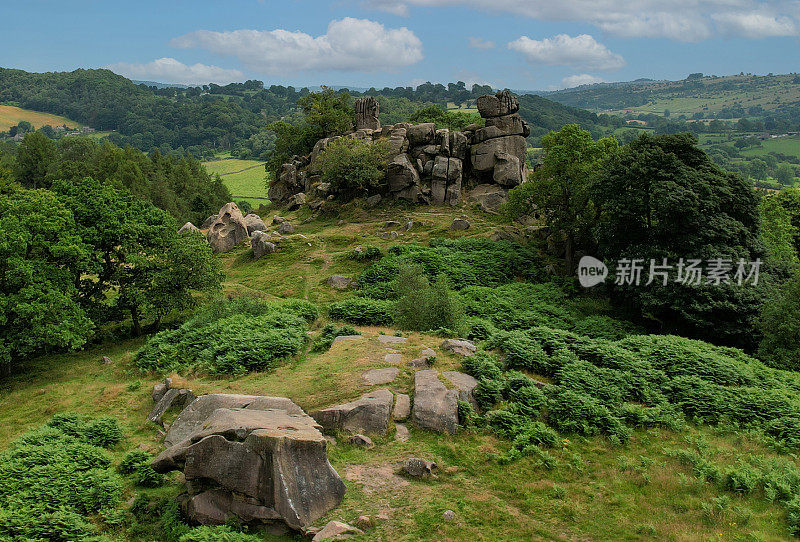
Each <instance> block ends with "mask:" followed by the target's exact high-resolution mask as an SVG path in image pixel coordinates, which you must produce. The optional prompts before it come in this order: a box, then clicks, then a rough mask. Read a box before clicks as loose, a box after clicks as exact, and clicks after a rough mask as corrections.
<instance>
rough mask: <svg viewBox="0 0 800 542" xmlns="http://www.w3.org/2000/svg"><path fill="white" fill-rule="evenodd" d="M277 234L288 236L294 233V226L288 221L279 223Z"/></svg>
mask: <svg viewBox="0 0 800 542" xmlns="http://www.w3.org/2000/svg"><path fill="white" fill-rule="evenodd" d="M278 233H280V234H281V235H289V234H292V233H294V226H292V225H291V224H290V223H289V222H288V221H285V222H281V225H280V226H278Z"/></svg>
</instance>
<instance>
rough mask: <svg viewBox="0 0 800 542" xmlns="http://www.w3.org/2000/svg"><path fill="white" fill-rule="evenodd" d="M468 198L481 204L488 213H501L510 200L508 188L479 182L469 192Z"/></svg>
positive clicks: (482, 208)
mask: <svg viewBox="0 0 800 542" xmlns="http://www.w3.org/2000/svg"><path fill="white" fill-rule="evenodd" d="M467 199H468V201H470V202H475V203H477V204H478V205H480V207H481V210H482V211H484V212H486V213H499V212H500V210H501V208H502V206H503V204H504V203H506V202H507V201H508V190H507V189H505V188H503V187H502V186H498V185H496V184H479V185H478V186H476V187H475V188H473V189H472V190H471V191H470V192H469V195H468V196H467Z"/></svg>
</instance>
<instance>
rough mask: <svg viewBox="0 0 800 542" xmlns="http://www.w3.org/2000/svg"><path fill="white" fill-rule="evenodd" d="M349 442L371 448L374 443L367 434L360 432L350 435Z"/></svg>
mask: <svg viewBox="0 0 800 542" xmlns="http://www.w3.org/2000/svg"><path fill="white" fill-rule="evenodd" d="M350 444H352V445H354V446H360V447H362V448H373V447H375V444H373V442H372V439H371V438H369V437H368V436H367V435H362V434H360V433H358V434H355V435H353V436H351V437H350Z"/></svg>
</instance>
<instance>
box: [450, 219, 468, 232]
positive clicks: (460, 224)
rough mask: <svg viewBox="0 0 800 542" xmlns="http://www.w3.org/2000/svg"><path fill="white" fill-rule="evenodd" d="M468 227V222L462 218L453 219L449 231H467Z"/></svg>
mask: <svg viewBox="0 0 800 542" xmlns="http://www.w3.org/2000/svg"><path fill="white" fill-rule="evenodd" d="M469 227H470V223H469V220H466V219H464V218H455V219H453V223H452V224H450V229H451V230H468V229H469Z"/></svg>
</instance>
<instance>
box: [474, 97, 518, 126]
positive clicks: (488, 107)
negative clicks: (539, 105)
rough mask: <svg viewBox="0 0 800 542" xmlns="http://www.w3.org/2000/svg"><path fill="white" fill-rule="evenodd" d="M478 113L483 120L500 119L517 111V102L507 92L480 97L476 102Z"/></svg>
mask: <svg viewBox="0 0 800 542" xmlns="http://www.w3.org/2000/svg"><path fill="white" fill-rule="evenodd" d="M477 106H478V112H479V113H480V115H481V117H483V118H485V119H486V118H491V117H500V116H503V115H510V114H512V113H516V112H517V111H519V100H517V98H516V97H515V96H513V95H512V94H511V93H510V92H509V91H507V90H503V91H501V92H498V93H497V94H495V95H491V94H489V95H486V96H481V97H479V98H478V100H477Z"/></svg>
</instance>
